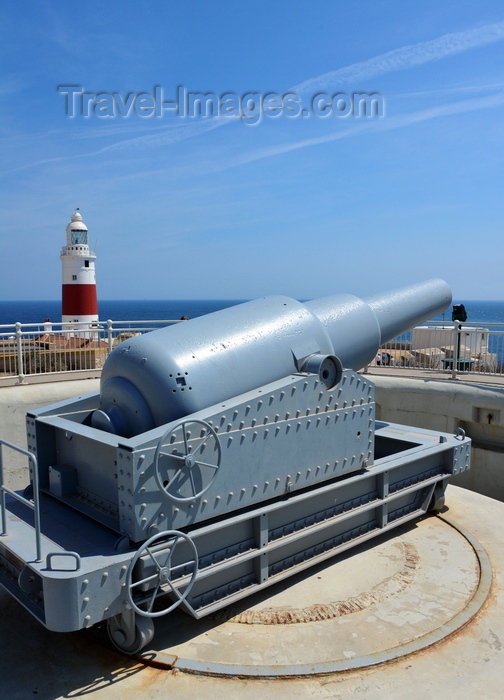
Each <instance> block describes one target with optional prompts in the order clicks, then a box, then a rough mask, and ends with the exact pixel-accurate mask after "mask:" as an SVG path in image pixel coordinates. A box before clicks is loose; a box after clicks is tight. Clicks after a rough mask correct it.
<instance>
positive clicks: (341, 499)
mask: <svg viewBox="0 0 504 700" xmlns="http://www.w3.org/2000/svg"><path fill="white" fill-rule="evenodd" d="M450 303H451V292H450V289H449V287H448V286H447V285H446V283H444V282H443V281H441V280H431V281H428V282H424V283H422V284H419V285H413V286H411V287H406V288H403V289H400V290H395V291H393V292H390V293H387V294H383V295H379V296H375V297H370V298H366V299H359V298H358V297H355V296H352V295H347V294H345V295H336V296H332V297H327V298H323V299H319V300H314V301H310V302H306V303H304V304H303V303H300V302H298V301H296V300H294V299H290V298H288V297H281V296H277V297H267V298H264V299H260V300H256V301H253V302H248V303H245V304H240V305H238V306H235V307H231V308H228V309H225V310H223V311H219V312H216V313H213V314H209V315H208V316H204V317H201V318H196V319H193V320H191V321H185V322H182V323H179V324H176V325H173V326H169V327H166V328H163V329H159V330H156V331H152V332H150V333H147V334H144V335H141V336H137V337H134V338H131V339H128V340H126V341H124V342H123V343H121V345H119V346H118V347H117V348H116V349H115V350H114V351H113V352H112V353H111V354H110V355H109V357H108V359H107V361H106V363H105V366H104V368H103V370H102V376H101V383H100V390H99V391H98V392H93V393H91V394H87V395H84V396H79V397H76V398H75V399H71V400H69V401H66V402H62V403H59V404H55V405H52V406H47V407H44V408H42V409H39V410H36V411H32V412H30V413H28V415H27V437H28V456H29V459H30V481H31V484H30V486H29V487H28V490H27V492H26V493H25V495H24V496H19V495H17V496H16V494H13V493H12V492H8V489H5V488H3V491H2V495H3V499H4V500H3V502H2V517H3V521H2V522H3V531H4V532H3V534H4V536H7V537H8V540H5V539H4V540H2V538H0V583H2V584H3V585H4V586H5V587H6V588H7V589H8V590H9V591H10V592H11V593H12V594H13V595H14V596H15V597H17V598H18V599H19V600H20V601H21V602H23V603H24V604H25V605H26V607H27V608H28V609H29V610H30V611H31V612H32V613H33V614H34V615H35V616H36V617H37V618H38V619H40V620H41V622H43V623H44V624H45V625H46V626H47V627H48V628H49V629H53V630H57V631H70V630H75V629H81V628H83V627H88V626H92V625H94V624H98V623H101V622H103V621H106V624H107V627H108V632H109V636H110V638H111V640H112V642H113V643H114V644H115V645H116V646H117V647H118V648H120V649H121V650H123V651H125V652H127V653H136V652H138V651H139V650H140V649H142V648H143V647H144V646H146V645H147V644H148V643H149V642H150V641H151V639H152V637H153V634H154V625H153V619H155V618H156V617H161V616H163V615H166V614H167V613H169V612H170V611H171V610H173V609H174V608H175V607H177V606H180V607H181V609H183V610H184V611H185V612H187V613H189V614H190V615H192V616H193V617H196V618H199V617H203V616H205V615H208V614H210V613H213V612H215V611H216V610H218V609H220V608H222V607H224V606H226V605H228V604H230V603H232V602H235V601H237V600H239V599H241V598H244V597H246V596H248V595H250V594H251V593H254V592H256V591H258V590H260V589H262V588H265V587H266V586H270V585H272V584H273V583H276V582H278V581H281V580H283V579H285V578H287V577H288V576H290V575H292V574H293V573H295V572H298V571H300V570H302V569H305V568H307V567H308V566H311V565H313V564H315V563H318V562H320V561H323V560H324V559H326V558H328V557H330V556H333V555H334V554H335V553H337V552H341V551H344V550H346V549H348V548H349V547H351V546H354V545H355V544H357V543H362V542H365V541H367V540H369V539H371V538H372V537H374V536H376V535H378V534H380V533H383V532H386V531H387V530H390V529H392V528H394V527H397V526H398V525H400V524H402V523H404V522H406V521H408V520H411V519H412V518H416V517H418V516H419V515H421V514H423V513H425V512H426V511H428V510H438V509H439V508H441V507H442V504H443V497H444V490H445V487H446V483H447V480H448V479H449V477H450V476H451V475H452V474H455V473H458V472H460V471H463V470H465V469H468V468H469V448H470V441H469V440H468V439H467V438H465V436H464V435H463V433H460V434H457V435H456V436H453V435H449V434H439V433H437V432H436V433H433V432H432V431H422V430H418V429H415V430H412V429H410V428H407V427H405V426H397V425H391V424H385V423H380V422H379V421H377V420H376V419H375V401H374V387H373V384H372V382H371V381H370V380H369V379H368V377H367V376H366V375H363V374H360V373H359V372H358V370H359V369H361V368H362V367H364V366H365V365H366V364H368V363H369V362H370V361H371V360H372V359H373V358H374V357H375V355H376V352H377V351H378V349H379V347H380V345H381V344H382V343H384V342H386V341H387V340H390V339H392V338H393V337H396V336H397V335H399V334H401V333H404V332H406V331H407V330H408V329H410V328H411V327H413V326H414V325H416V324H418V323H421V322H423V321H425V320H426V319H428V318H430V317H432V316H434V315H436V314H437V313H439V312H441V311H443V310H444V309H445V308H446V307H447V306H449V304H450ZM3 442H4V444H8V443H5V441H3ZM10 447H13V446H10ZM6 493H8V495H9V496H10V497H11V498H12V499H14V498H15V499H16V500H13V501H7V500H6V499H5V494H6ZM19 500H21V505H19ZM27 505H29V506H30V507H31V508H33V509H34V510H35V523H36V524H35V528H34V529H35V536H36V537H35V541H36V552H35V554H34V556H33V557H30V556H27V553H26V544H25V541H26V532H25V531H26V530H27V529H28V530H30V528H32V529H33V526H32V525H31V517H26V514H25V516H24V517H23V515H22V512H24V511H23V508H24V507H26V506H27ZM41 511H42V513H43V518H42V524H39V519H38V516H39V515H40V512H41ZM7 513H9V518H10V520H13V521H15V527H14V529H15V534H16V533H19V538H21V539H19V541H18V540H17V539H16V537H13V536H12V534H10V533H8V532H7V518H6V514H7ZM62 524H64V525H62ZM21 542H22V544H20V543H21ZM5 572H7V573H5Z"/></svg>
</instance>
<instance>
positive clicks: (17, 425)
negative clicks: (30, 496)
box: [0, 379, 100, 489]
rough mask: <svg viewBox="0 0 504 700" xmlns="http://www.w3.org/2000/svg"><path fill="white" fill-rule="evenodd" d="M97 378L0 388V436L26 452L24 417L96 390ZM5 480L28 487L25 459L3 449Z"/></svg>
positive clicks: (14, 487)
mask: <svg viewBox="0 0 504 700" xmlns="http://www.w3.org/2000/svg"><path fill="white" fill-rule="evenodd" d="M99 387H100V380H99V379H82V380H73V381H69V382H48V383H46V384H20V385H18V386H9V387H2V388H1V389H0V437H1V438H3V439H4V440H7V441H8V442H11V443H14V444H15V445H19V447H23V448H24V449H26V424H25V416H26V413H27V412H28V411H31V410H33V409H35V408H40V407H41V406H47V405H48V404H52V403H57V402H58V401H64V400H65V399H69V398H72V397H73V396H79V395H81V394H87V393H89V392H90V391H98V389H99ZM4 462H5V463H4V469H5V480H6V483H7V485H8V486H10V487H11V488H13V489H20V488H23V487H24V486H26V485H27V484H28V471H27V470H28V467H27V459H25V458H24V457H23V456H22V455H19V454H17V453H15V452H13V451H12V450H8V451H7V450H6V449H5V448H4Z"/></svg>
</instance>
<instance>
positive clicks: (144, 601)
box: [127, 530, 198, 617]
mask: <svg viewBox="0 0 504 700" xmlns="http://www.w3.org/2000/svg"><path fill="white" fill-rule="evenodd" d="M184 548H186V549H187V548H188V552H184ZM176 550H178V551H177V552H176ZM143 557H145V560H144V562H143V568H144V573H145V574H146V575H143V574H142V578H140V579H139V580H137V581H133V572H134V569H135V566H136V564H137V562H139V560H140V559H142V558H143ZM188 571H189V572H190V573H188ZM197 573H198V552H197V550H196V546H195V544H194V542H193V541H192V539H191V538H190V537H189V536H188V535H186V534H184V533H183V532H179V531H178V530H167V531H166V532H160V533H158V534H157V535H154V536H153V537H151V538H150V539H149V540H147V542H146V543H145V544H144V545H143V546H142V547H140V549H139V550H138V551H137V553H136V554H135V556H134V557H133V559H132V560H131V563H130V566H129V569H128V574H127V594H128V601H129V603H130V605H131V607H132V608H133V610H135V612H137V613H138V614H139V615H142V616H143V617H161V616H162V615H166V614H167V613H169V612H171V611H172V610H174V609H175V608H176V607H177V606H178V605H180V603H181V602H182V601H183V600H185V599H186V598H187V596H188V595H189V591H190V590H191V588H192V586H193V583H194V581H195V579H196V574H197ZM142 587H145V588H146V589H147V590H144V591H141V590H140V591H138V589H141V588H142ZM137 591H138V593H137V594H136V595H135V597H133V594H134V593H136V592H137ZM167 593H171V594H172V596H173V597H175V598H176V600H175V601H174V602H170V603H169V604H168V606H167V607H165V608H163V609H161V610H153V607H154V603H155V602H156V599H157V598H158V597H159V596H162V595H165V594H167ZM141 606H143V607H141Z"/></svg>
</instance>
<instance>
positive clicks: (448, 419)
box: [0, 375, 504, 501]
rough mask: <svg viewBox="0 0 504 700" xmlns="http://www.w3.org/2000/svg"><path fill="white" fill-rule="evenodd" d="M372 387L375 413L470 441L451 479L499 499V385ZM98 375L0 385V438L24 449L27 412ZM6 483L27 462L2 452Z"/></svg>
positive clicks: (390, 381) (503, 421)
mask: <svg viewBox="0 0 504 700" xmlns="http://www.w3.org/2000/svg"><path fill="white" fill-rule="evenodd" d="M368 378H369V379H372V381H373V382H374V383H375V386H376V404H377V418H378V419H379V420H385V421H390V422H392V423H404V424H405V425H411V426H417V427H419V428H427V429H430V430H439V431H441V432H448V433H453V432H456V430H457V428H459V427H460V428H463V429H464V430H465V431H466V434H467V435H468V436H469V437H470V438H472V440H473V451H472V466H471V470H470V471H469V472H465V473H463V474H461V475H459V476H457V477H455V478H454V479H453V483H454V484H457V485H458V486H463V487H464V488H469V489H471V490H472V491H476V492H477V493H481V494H484V495H486V496H490V497H492V498H497V499H499V500H501V501H504V388H501V387H491V386H483V385H474V384H463V383H462V382H459V381H455V382H452V381H440V380H430V379H412V378H408V377H386V376H377V375H374V376H372V377H371V376H368ZM99 384H100V380H99V379H82V380H73V381H67V382H50V383H45V384H29V385H18V386H12V387H3V388H1V389H0V437H2V438H4V439H5V440H8V441H9V442H12V443H14V444H17V445H19V446H20V447H24V448H26V428H25V415H26V413H27V411H30V410H32V409H34V408H39V407H41V406H46V405H48V404H52V403H56V402H58V401H63V400H65V399H69V398H72V397H74V396H79V395H81V394H87V393H89V392H91V391H98V389H99ZM5 469H6V483H7V484H8V485H9V486H10V487H11V488H15V489H19V488H23V487H24V486H25V485H26V484H27V461H26V460H25V459H24V458H23V457H22V456H21V455H17V454H15V453H12V452H10V451H9V453H8V454H6V455H5Z"/></svg>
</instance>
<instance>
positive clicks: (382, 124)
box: [211, 93, 504, 171]
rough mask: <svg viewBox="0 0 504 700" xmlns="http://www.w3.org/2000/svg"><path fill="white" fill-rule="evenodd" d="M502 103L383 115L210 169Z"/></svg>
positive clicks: (502, 96) (490, 100)
mask: <svg viewBox="0 0 504 700" xmlns="http://www.w3.org/2000/svg"><path fill="white" fill-rule="evenodd" d="M502 103H504V93H498V94H496V95H490V96H488V97H486V98H483V99H474V100H463V101H461V102H456V103H453V104H448V105H441V106H439V107H432V108H431V109H426V110H421V111H419V112H411V113H409V114H403V115H400V116H397V117H391V118H387V120H386V121H374V122H370V123H368V124H359V125H356V126H354V127H353V128H352V127H350V128H347V129H344V130H341V131H338V132H336V133H332V134H327V135H325V136H318V137H314V138H311V139H303V140H301V141H293V142H290V143H286V144H281V145H279V146H269V147H267V148H261V149H257V150H256V151H250V152H249V153H245V154H243V155H241V156H239V157H238V158H234V159H231V160H228V161H227V163H225V164H224V163H221V166H220V167H219V166H216V167H214V168H211V169H212V170H214V171H219V170H227V169H228V168H234V167H237V166H240V165H247V164H248V163H252V162H254V161H257V160H263V159H264V158H272V157H274V156H278V155H283V154H284V153H289V152H291V151H298V150H300V149H303V148H310V147H311V146H319V145H321V144H325V143H331V142H332V141H339V140H340V139H345V138H350V137H355V136H358V135H360V134H363V133H365V134H368V133H370V132H379V131H393V130H395V129H402V128H404V127H407V126H411V125H412V124H419V123H420V122H424V121H428V120H431V119H439V118H441V117H448V116H452V115H454V114H464V113H467V112H474V111H477V110H480V109H488V108H490V107H495V106H497V105H500V104H502Z"/></svg>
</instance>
